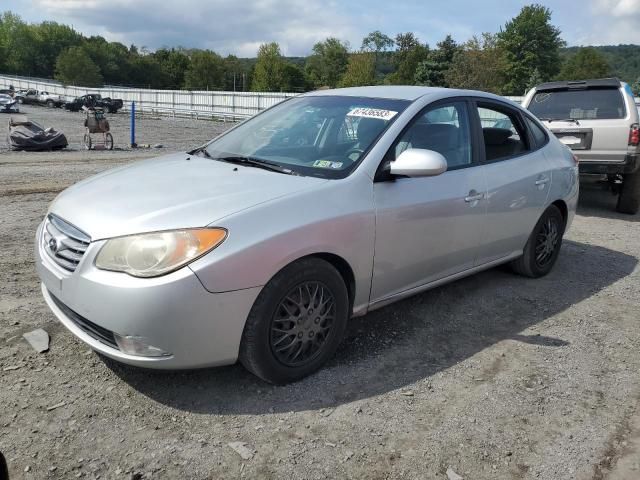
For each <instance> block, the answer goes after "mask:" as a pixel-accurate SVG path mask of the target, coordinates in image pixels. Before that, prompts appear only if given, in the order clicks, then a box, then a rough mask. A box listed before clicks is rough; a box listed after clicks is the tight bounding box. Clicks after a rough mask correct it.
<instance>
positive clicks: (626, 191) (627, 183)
mask: <svg viewBox="0 0 640 480" xmlns="http://www.w3.org/2000/svg"><path fill="white" fill-rule="evenodd" d="M639 209H640V170H638V171H636V172H635V173H627V174H626V175H624V177H623V179H622V186H621V188H620V193H619V194H618V204H617V206H616V210H617V211H618V212H620V213H628V214H630V215H635V214H636V213H638V210H639Z"/></svg>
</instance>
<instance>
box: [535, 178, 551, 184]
mask: <svg viewBox="0 0 640 480" xmlns="http://www.w3.org/2000/svg"><path fill="white" fill-rule="evenodd" d="M545 183H549V177H540V178H539V179H538V180H536V185H544V184H545Z"/></svg>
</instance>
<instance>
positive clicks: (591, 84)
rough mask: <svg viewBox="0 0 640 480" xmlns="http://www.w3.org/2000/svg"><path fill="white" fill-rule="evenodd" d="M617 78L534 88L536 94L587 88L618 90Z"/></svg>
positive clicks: (557, 83) (549, 84) (543, 84)
mask: <svg viewBox="0 0 640 480" xmlns="http://www.w3.org/2000/svg"><path fill="white" fill-rule="evenodd" d="M621 85H622V84H621V83H620V80H619V79H618V78H595V79H592V80H575V81H561V82H547V83H541V84H540V85H538V86H536V91H537V92H544V91H550V90H574V89H575V90H583V89H587V88H620V87H621Z"/></svg>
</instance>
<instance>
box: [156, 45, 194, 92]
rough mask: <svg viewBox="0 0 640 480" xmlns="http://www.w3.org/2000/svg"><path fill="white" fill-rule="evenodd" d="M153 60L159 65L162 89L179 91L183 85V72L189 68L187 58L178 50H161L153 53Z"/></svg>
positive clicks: (181, 50)
mask: <svg viewBox="0 0 640 480" xmlns="http://www.w3.org/2000/svg"><path fill="white" fill-rule="evenodd" d="M153 57H154V59H155V60H156V61H157V62H158V64H159V65H160V70H161V71H162V77H163V79H164V81H165V87H164V88H170V89H174V90H175V89H179V88H182V86H183V85H184V76H185V72H186V71H187V69H188V68H189V57H188V55H187V54H186V53H185V52H184V51H183V49H181V48H178V49H175V48H172V49H168V48H161V49H160V50H156V51H155V52H154V53H153Z"/></svg>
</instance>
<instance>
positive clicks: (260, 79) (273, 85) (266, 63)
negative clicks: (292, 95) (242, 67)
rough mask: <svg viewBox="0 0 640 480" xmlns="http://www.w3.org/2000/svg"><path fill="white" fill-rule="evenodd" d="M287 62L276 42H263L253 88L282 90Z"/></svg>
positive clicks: (256, 89)
mask: <svg viewBox="0 0 640 480" xmlns="http://www.w3.org/2000/svg"><path fill="white" fill-rule="evenodd" d="M284 72H285V62H284V60H283V58H282V54H281V53H280V45H278V44H277V43H276V42H271V43H263V44H262V45H260V48H259V49H258V58H257V61H256V65H255V68H254V71H253V79H252V82H251V90H253V91H254V92H280V91H282V90H283V89H284V86H285V83H286V82H285V73H284Z"/></svg>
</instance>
